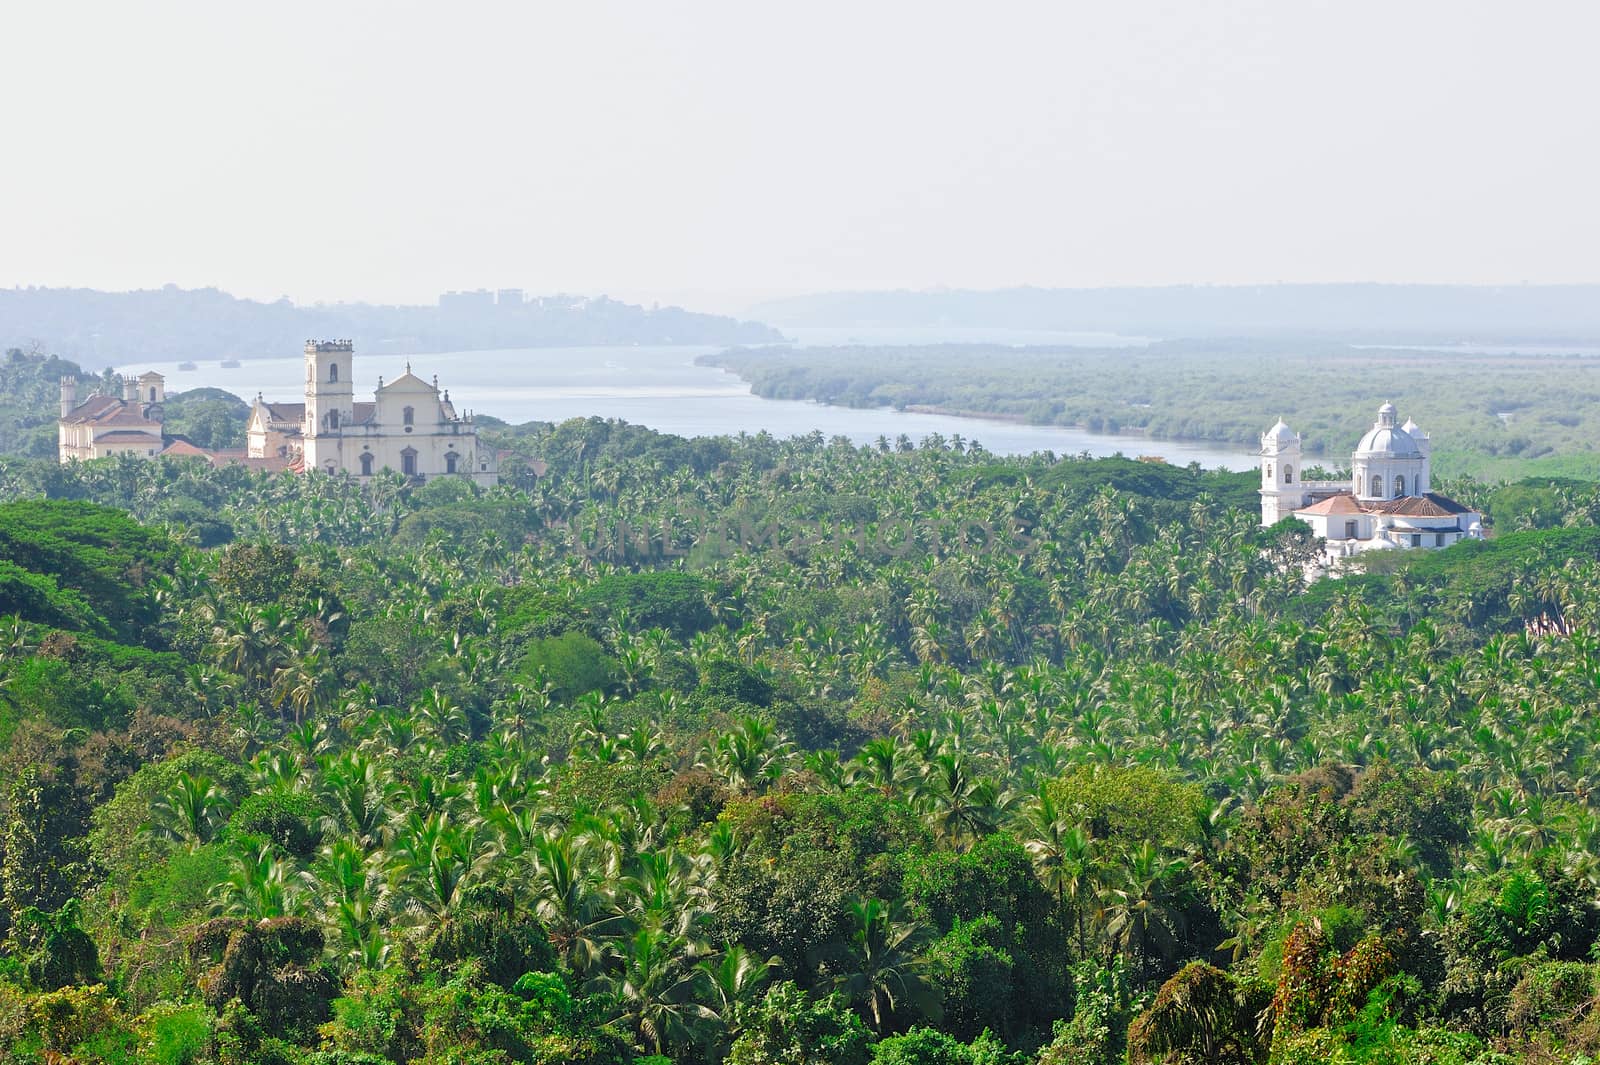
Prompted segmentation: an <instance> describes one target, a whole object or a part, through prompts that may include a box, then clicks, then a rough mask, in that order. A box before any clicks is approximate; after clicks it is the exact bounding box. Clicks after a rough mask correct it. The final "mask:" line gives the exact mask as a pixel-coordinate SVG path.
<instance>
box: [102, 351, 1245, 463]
mask: <svg viewBox="0 0 1600 1065" xmlns="http://www.w3.org/2000/svg"><path fill="white" fill-rule="evenodd" d="M796 332H800V331H796ZM841 332H843V331H841ZM853 332H858V331H853ZM1069 335H1070V336H1074V337H1077V338H1078V339H1077V341H1076V342H1077V343H1078V344H1079V345H1085V344H1086V341H1087V343H1092V344H1093V345H1095V346H1100V345H1101V344H1105V345H1107V346H1110V344H1111V343H1114V342H1115V339H1121V340H1123V342H1125V343H1139V342H1140V341H1138V340H1136V339H1132V338H1106V337H1103V336H1096V337H1095V338H1094V339H1093V340H1092V341H1089V340H1087V338H1086V337H1085V336H1084V335H1083V334H1061V335H1059V336H1056V337H1053V338H1051V339H1040V337H1038V336H1037V335H1034V334H1030V335H1029V338H1028V339H1029V341H1030V342H1033V343H1049V342H1066V343H1070V342H1071V341H1062V340H1060V336H1069ZM800 339H801V340H802V342H806V341H809V342H811V343H817V342H825V341H822V338H820V337H818V338H811V337H801V338H800ZM850 339H855V338H850ZM861 339H863V340H865V338H861ZM947 339H949V338H947ZM962 339H967V338H964V337H963V338H962ZM973 339H985V338H982V337H975V338H973ZM829 340H833V338H829ZM845 340H846V338H845V337H839V338H838V339H837V340H833V342H843V341H845ZM874 340H881V338H874ZM869 342H871V341H869ZM1002 342H1004V341H1002ZM721 350H723V348H722V347H720V346H712V347H697V346H690V345H674V346H659V347H647V346H639V347H577V348H527V349H514V350H504V351H459V352H441V353H438V354H433V355H409V356H408V355H387V354H364V353H362V352H359V351H358V352H357V353H356V360H355V378H356V385H355V390H356V398H357V399H358V400H361V399H365V398H368V397H370V395H371V391H372V388H373V387H374V386H375V385H376V384H377V382H378V378H379V377H380V376H381V377H382V378H383V379H385V380H393V379H394V378H395V377H398V376H399V375H400V374H401V373H403V372H405V368H406V366H407V365H408V364H409V365H410V366H411V368H412V370H413V371H414V372H415V373H416V374H417V375H418V376H419V377H421V378H423V379H424V380H429V379H432V378H433V377H434V375H437V377H438V383H439V384H440V385H442V386H444V387H445V388H446V389H448V390H449V393H450V398H451V400H452V401H453V402H454V403H455V406H456V409H457V410H458V411H460V410H473V411H477V412H480V413H483V414H490V415H493V416H494V417H496V418H502V419H504V420H506V421H508V422H512V423H514V424H515V423H521V422H526V421H534V420H538V421H551V422H559V421H564V420H566V419H568V418H587V417H590V416H599V417H602V418H620V419H622V420H624V421H628V422H632V423H634V424H637V425H647V426H649V427H650V428H652V429H657V430H660V431H661V432H665V433H675V434H677V435H680V436H720V435H737V434H739V433H751V434H754V433H759V432H761V431H763V430H765V431H766V432H769V433H771V434H773V435H774V436H779V437H789V436H797V435H804V434H806V433H811V432H814V431H818V432H821V433H822V435H823V436H825V437H833V436H845V437H848V438H849V439H850V440H851V441H853V442H855V443H857V444H867V443H872V442H873V441H875V440H877V439H878V437H880V436H883V437H887V438H888V439H889V440H890V441H891V442H892V441H894V440H896V439H897V438H898V437H900V436H902V435H904V436H907V437H909V438H910V439H911V440H912V441H914V442H919V441H921V440H922V439H923V438H924V437H927V436H930V435H933V434H936V433H937V434H939V435H942V436H944V437H946V438H949V437H952V436H960V437H962V438H963V439H965V440H967V441H969V442H972V441H976V442H978V443H981V444H982V445H983V446H984V447H985V448H987V449H988V450H989V451H991V452H994V453H995V454H1003V455H1017V454H1029V453H1032V452H1035V451H1052V452H1054V453H1055V454H1057V455H1076V454H1080V453H1083V452H1088V453H1089V454H1091V455H1096V456H1102V455H1112V454H1117V453H1121V454H1124V455H1127V456H1129V457H1136V456H1139V455H1159V456H1161V457H1162V458H1164V459H1166V460H1167V461H1168V462H1171V463H1173V464H1175V465H1180V466H1182V465H1187V464H1189V463H1191V462H1198V463H1200V465H1202V466H1204V467H1206V468H1207V469H1212V468H1215V467H1219V466H1220V467H1224V468H1227V469H1234V470H1242V469H1248V468H1250V467H1252V466H1254V465H1255V462H1256V459H1255V456H1254V454H1253V453H1250V452H1246V451H1244V450H1242V449H1238V448H1229V447H1226V446H1221V445H1208V444H1199V443H1189V442H1178V441H1166V440H1159V441H1158V440H1149V439H1145V438H1143V437H1138V436H1127V435H1123V436H1116V435H1109V434H1104V433H1089V432H1082V431H1079V430H1076V429H1066V428H1058V427H1054V426H1039V425H1020V424H1015V423H1012V422H1003V421H994V420H990V419H984V418H966V417H958V416H954V415H944V414H916V413H909V412H905V411H896V410H890V409H887V408H884V409H879V410H855V409H851V408H848V407H834V406H829V405H826V404H821V403H811V402H802V401H795V400H773V399H762V398H760V397H759V396H755V395H753V394H752V393H751V391H750V386H749V385H748V384H746V383H745V382H744V381H743V380H741V379H740V378H739V377H737V376H736V375H734V374H732V373H729V372H728V371H726V370H721V369H718V368H716V367H714V366H701V365H698V364H697V363H696V362H695V359H696V358H697V357H699V356H700V355H704V354H710V353H712V352H716V351H721ZM303 366H304V363H303V361H302V360H301V359H300V358H298V357H296V358H289V359H251V360H247V361H245V362H244V363H242V364H241V365H239V366H237V367H233V368H230V369H223V368H222V367H221V366H220V365H219V364H218V363H217V362H215V361H210V360H208V361H205V362H201V363H199V364H197V366H196V368H195V369H193V370H181V369H179V368H178V367H179V364H178V363H165V364H162V363H158V364H156V365H154V366H150V365H140V366H133V367H125V368H124V369H127V370H132V371H133V372H135V373H142V372H144V371H145V370H148V369H155V370H157V371H159V372H160V373H162V374H165V375H166V379H167V381H166V385H167V389H168V391H171V392H184V391H187V390H189V389H191V388H202V387H211V388H223V389H227V390H228V391H230V392H233V393H234V394H236V395H238V396H240V397H241V398H243V399H246V400H252V399H254V398H255V396H256V394H257V393H260V394H261V395H262V396H264V397H265V398H266V399H268V400H274V401H279V402H297V401H300V400H302V399H303V398H304V395H305V385H304V370H303Z"/></svg>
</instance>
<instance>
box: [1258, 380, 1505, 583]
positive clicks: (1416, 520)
mask: <svg viewBox="0 0 1600 1065" xmlns="http://www.w3.org/2000/svg"><path fill="white" fill-rule="evenodd" d="M1395 422H1396V413H1395V408H1394V404H1392V403H1385V404H1384V405H1383V406H1381V407H1379V408H1378V420H1377V421H1376V422H1374V423H1373V425H1372V428H1371V429H1369V430H1367V433H1366V435H1364V436H1363V437H1362V438H1361V441H1360V442H1359V443H1358V444H1357V445H1356V449H1355V451H1354V452H1352V453H1351V455H1350V479H1349V480H1348V481H1307V480H1305V479H1304V478H1303V477H1302V476H1301V474H1302V473H1303V472H1304V465H1303V464H1302V462H1301V450H1300V435H1299V434H1298V433H1296V432H1294V431H1293V430H1292V429H1290V428H1289V426H1288V425H1287V424H1285V423H1284V421H1283V419H1281V418H1280V419H1279V420H1278V422H1277V424H1276V425H1274V426H1273V427H1272V428H1271V429H1268V430H1267V431H1266V432H1265V433H1263V434H1262V436H1261V452H1260V454H1261V524H1262V525H1276V524H1277V523H1278V522H1279V521H1281V520H1283V519H1284V518H1288V517H1294V518H1299V519H1300V520H1301V521H1304V522H1305V523H1306V524H1307V525H1310V526H1311V529H1312V531H1313V532H1314V533H1316V535H1317V536H1319V537H1321V538H1322V539H1323V541H1325V543H1326V549H1325V550H1326V558H1327V561H1328V563H1329V564H1330V565H1336V564H1337V563H1338V562H1339V560H1341V559H1345V558H1349V557H1351V556H1352V555H1355V554H1358V553H1360V552H1363V551H1372V550H1385V549H1391V548H1440V547H1448V546H1450V545H1451V544H1453V543H1456V542H1457V541H1459V540H1463V539H1481V538H1482V537H1483V516H1482V515H1481V514H1479V513H1478V512H1477V511H1475V510H1472V509H1471V508H1469V507H1465V506H1463V505H1461V504H1460V503H1457V502H1456V501H1455V500H1453V499H1450V498H1448V497H1446V496H1442V495H1439V494H1438V493H1437V492H1434V491H1433V483H1432V476H1433V471H1432V449H1433V443H1432V439H1431V438H1430V437H1429V436H1428V434H1427V433H1425V432H1423V431H1422V429H1421V427H1420V426H1418V425H1417V423H1416V422H1414V421H1410V420H1407V422H1406V423H1405V424H1404V425H1396V424H1395Z"/></svg>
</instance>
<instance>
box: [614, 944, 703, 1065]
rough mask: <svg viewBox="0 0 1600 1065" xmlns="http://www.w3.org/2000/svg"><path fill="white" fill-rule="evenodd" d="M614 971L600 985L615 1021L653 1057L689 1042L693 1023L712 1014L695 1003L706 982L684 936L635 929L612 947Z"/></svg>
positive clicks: (695, 949) (695, 951)
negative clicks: (614, 950)
mask: <svg viewBox="0 0 1600 1065" xmlns="http://www.w3.org/2000/svg"><path fill="white" fill-rule="evenodd" d="M617 950H618V955H619V957H618V969H617V971H616V972H615V973H614V974H611V975H608V976H607V977H606V978H605V979H604V981H603V983H604V985H605V987H606V989H607V990H608V991H609V992H610V993H611V995H612V997H613V998H614V1000H615V1001H616V1003H617V1006H618V1009H619V1016H618V1017H617V1021H618V1022H619V1023H621V1024H622V1025H623V1026H624V1027H625V1028H626V1029H627V1030H629V1031H631V1032H633V1033H634V1038H635V1040H636V1041H637V1043H638V1044H639V1045H640V1046H641V1047H643V1048H644V1049H646V1050H648V1051H649V1052H650V1053H652V1054H663V1053H664V1052H665V1050H666V1048H667V1047H669V1046H672V1045H676V1044H682V1043H685V1042H687V1041H688V1040H689V1037H690V1034H691V1032H692V1030H693V1027H694V1025H695V1022H697V1021H699V1022H714V1021H716V1020H717V1015H716V1013H715V1012H713V1011H712V1010H711V1009H710V1008H708V1007H707V1006H705V1005H704V1004H702V1003H701V1002H700V1001H699V998H700V996H701V994H702V993H703V992H704V990H705V985H706V982H707V979H706V971H705V970H704V969H702V968H701V967H700V966H699V965H698V964H697V961H698V955H699V948H698V946H697V945H696V944H695V943H694V942H693V941H691V940H690V939H688V938H687V937H685V936H682V935H679V934H677V933H675V932H670V931H666V930H663V929H656V928H640V929H639V930H637V931H636V932H634V933H633V935H631V936H628V937H625V938H623V939H622V940H621V941H620V942H619V943H618V946H617Z"/></svg>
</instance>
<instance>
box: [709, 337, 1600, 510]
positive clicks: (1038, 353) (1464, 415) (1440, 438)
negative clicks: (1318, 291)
mask: <svg viewBox="0 0 1600 1065" xmlns="http://www.w3.org/2000/svg"><path fill="white" fill-rule="evenodd" d="M705 361H709V362H712V363H715V364H716V365H719V366H724V367H726V368H728V369H730V370H733V371H734V372H736V373H738V374H739V375H740V376H741V377H743V378H744V379H746V380H747V381H749V382H750V383H751V386H752V388H753V389H754V391H755V393H756V394H757V395H760V396H766V397H769V398H773V399H815V400H822V401H824V402H828V403H837V404H842V405H845V406H852V407H879V406H894V407H932V408H938V409H942V410H948V411H959V412H963V413H971V414H977V415H992V416H1000V417H1006V418H1015V419H1018V420H1022V421H1027V422H1033V423H1036V424H1043V425H1076V426H1083V427H1085V428H1088V429H1090V430H1093V431H1095V432H1102V431H1108V432H1119V431H1121V432H1139V433H1146V434H1148V435H1150V436H1153V437H1156V438H1160V439H1177V440H1190V439H1192V440H1213V441H1223V442H1228V443H1235V444H1245V445H1251V446H1253V445H1255V444H1256V443H1258V441H1259V438H1260V434H1261V433H1262V432H1263V431H1264V430H1265V429H1266V427H1267V426H1269V425H1271V424H1272V422H1273V420H1274V419H1275V418H1278V417H1280V416H1281V417H1283V418H1285V419H1287V420H1288V422H1289V424H1290V425H1291V426H1293V427H1294V429H1295V430H1296V431H1297V432H1299V433H1300V434H1301V435H1302V436H1303V437H1304V438H1305V444H1306V447H1307V449H1308V451H1311V452H1315V453H1319V454H1321V455H1324V456H1326V463H1327V464H1329V465H1334V466H1336V465H1338V464H1340V463H1344V462H1347V461H1348V456H1349V454H1350V450H1351V448H1353V447H1354V446H1355V443H1356V441H1357V440H1358V439H1360V436H1361V434H1362V433H1363V432H1365V431H1366V429H1367V428H1368V427H1369V426H1371V424H1372V421H1373V412H1374V411H1375V410H1376V409H1377V407H1378V405H1379V404H1380V403H1383V402H1385V401H1386V400H1388V401H1393V402H1394V403H1395V404H1396V405H1398V406H1399V407H1400V409H1401V414H1402V417H1405V416H1412V417H1415V418H1416V420H1417V422H1418V423H1419V424H1420V425H1421V426H1422V427H1423V428H1424V429H1425V430H1427V431H1428V432H1429V433H1431V434H1432V435H1433V441H1434V463H1435V468H1436V469H1438V470H1439V471H1441V472H1443V473H1446V474H1471V475H1473V476H1476V477H1480V478H1485V479H1502V478H1517V477H1524V476H1532V475H1554V476H1560V475H1567V476H1593V475H1594V470H1595V469H1596V465H1595V464H1596V454H1595V446H1596V443H1595V442H1596V441H1597V440H1600V357H1596V356H1592V355H1590V356H1584V355H1564V356H1556V355H1505V354H1499V355H1488V354H1478V353H1472V352H1440V351H1404V350H1394V349H1364V348H1358V347H1351V346H1349V345H1347V344H1343V343H1336V342H1331V341H1328V340H1299V341H1296V340H1259V339H1258V340H1215V341H1193V340H1189V341H1169V342H1164V343H1157V344H1151V345H1149V346H1148V347H1139V348H1114V349H1105V350H1098V349H1086V348H1011V347H1005V346H999V345H934V346H920V347H898V348H896V347H871V348H859V347H843V348H803V349H796V348H788V347H769V348H754V349H740V350H735V351H729V352H724V353H722V354H720V355H716V356H712V357H710V358H708V359H707V360H705ZM975 371H981V372H975Z"/></svg>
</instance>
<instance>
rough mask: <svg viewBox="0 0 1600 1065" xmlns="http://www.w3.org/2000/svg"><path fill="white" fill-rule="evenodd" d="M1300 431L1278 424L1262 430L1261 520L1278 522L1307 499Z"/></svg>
mask: <svg viewBox="0 0 1600 1065" xmlns="http://www.w3.org/2000/svg"><path fill="white" fill-rule="evenodd" d="M1299 478H1300V434H1299V433H1296V432H1294V431H1293V430H1291V429H1290V428H1289V426H1288V425H1286V424H1285V423H1284V421H1283V419H1282V418H1279V419H1278V424H1276V425H1274V426H1273V427H1272V428H1271V429H1268V430H1267V431H1266V432H1265V433H1263V434H1261V524H1262V525H1276V524H1278V522H1280V521H1282V520H1283V519H1284V518H1287V517H1289V516H1290V515H1291V514H1293V513H1294V512H1295V511H1297V510H1299V509H1300V507H1301V506H1302V505H1303V504H1304V502H1305V491H1304V489H1302V488H1301V487H1300V481H1299Z"/></svg>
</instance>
